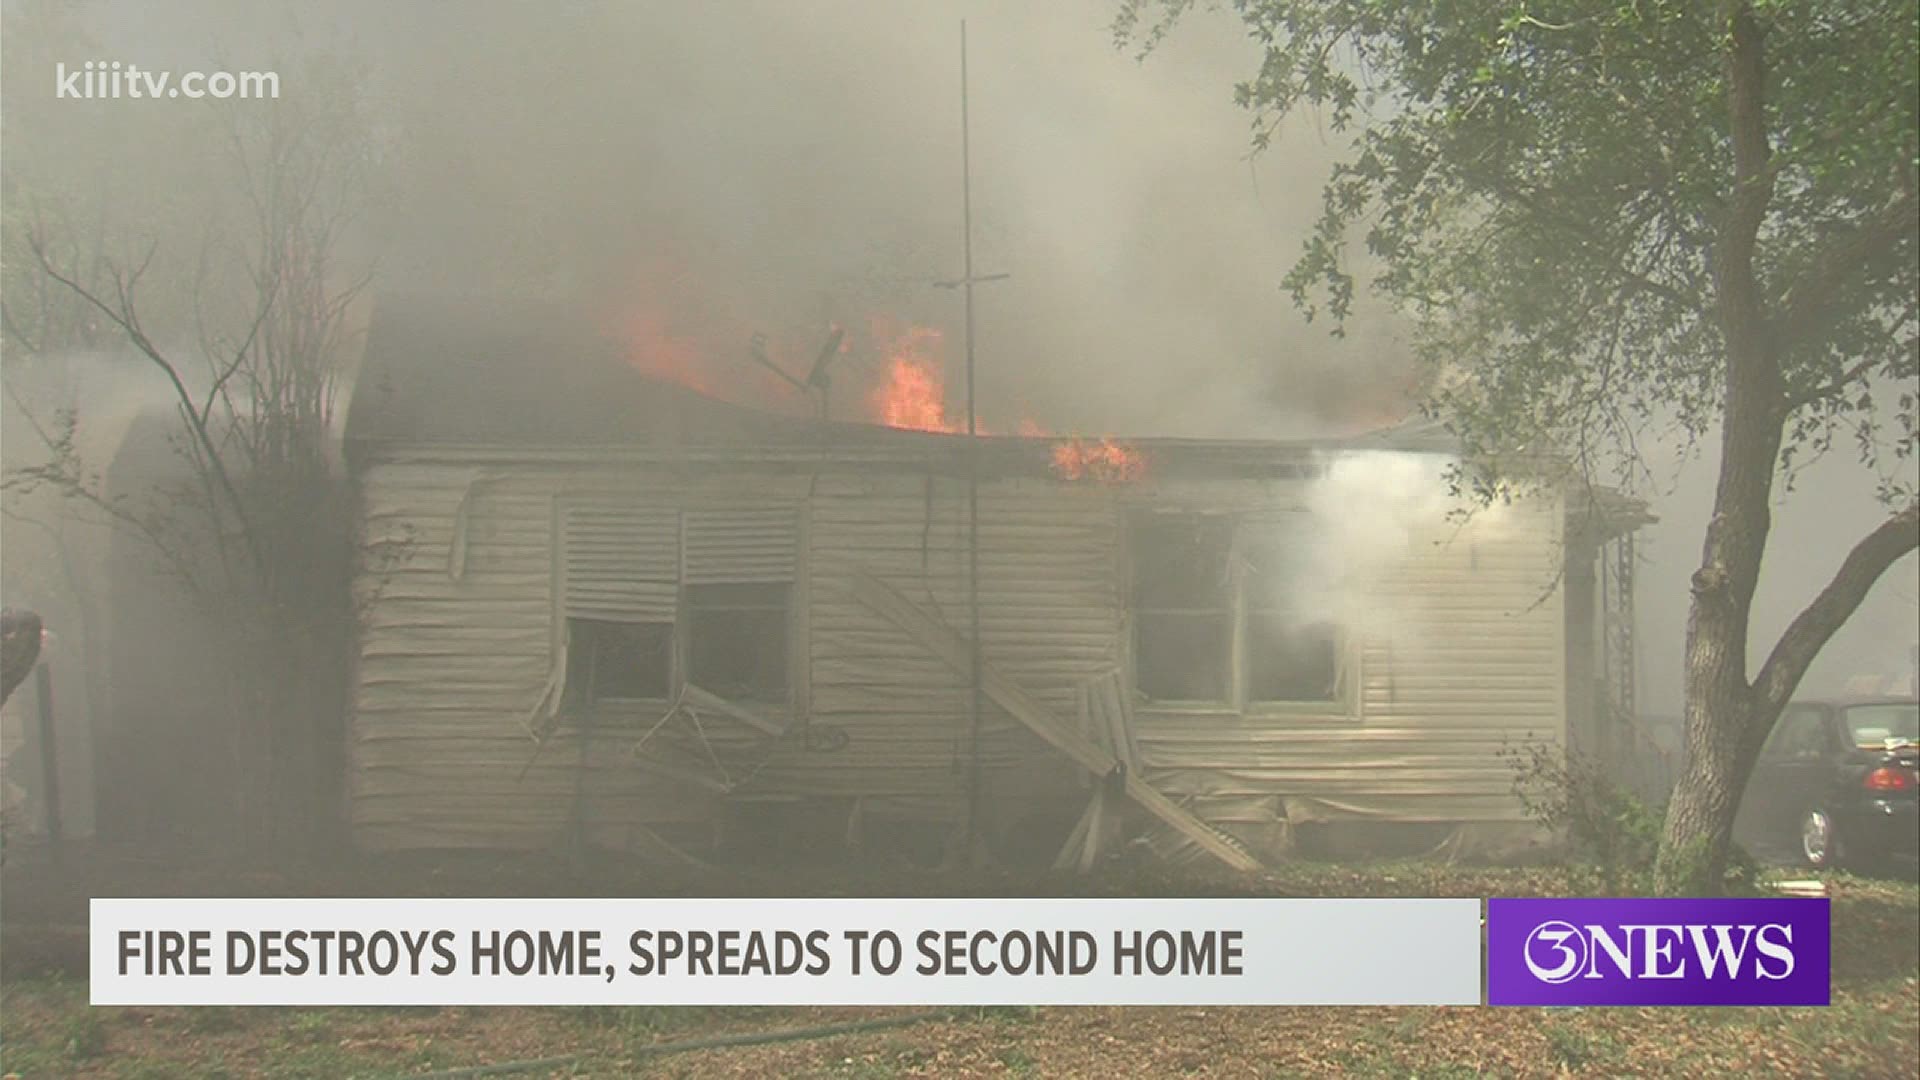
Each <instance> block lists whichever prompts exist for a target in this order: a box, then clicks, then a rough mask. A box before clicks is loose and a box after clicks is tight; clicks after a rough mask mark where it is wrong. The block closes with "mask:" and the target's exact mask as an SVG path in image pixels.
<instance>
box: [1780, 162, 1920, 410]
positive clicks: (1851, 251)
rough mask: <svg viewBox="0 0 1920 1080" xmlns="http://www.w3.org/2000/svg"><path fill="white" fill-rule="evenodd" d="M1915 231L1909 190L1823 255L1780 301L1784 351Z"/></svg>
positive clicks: (1919, 218) (1918, 207)
mask: <svg viewBox="0 0 1920 1080" xmlns="http://www.w3.org/2000/svg"><path fill="white" fill-rule="evenodd" d="M1916 232H1920V203H1916V202H1915V200H1914V194H1913V192H1911V191H1904V192H1901V193H1900V195H1899V197H1897V198H1895V199H1893V200H1892V201H1890V202H1888V203H1886V204H1885V205H1883V206H1881V207H1880V208H1879V209H1878V210H1876V211H1874V212H1873V213H1871V214H1868V215H1866V216H1865V217H1864V218H1863V219H1862V220H1861V222H1860V224H1859V226H1858V227H1857V228H1855V229H1854V230H1853V232H1851V233H1849V234H1848V235H1847V236H1846V237H1845V238H1844V239H1842V240H1841V241H1840V242H1838V243H1836V244H1834V245H1832V246H1831V247H1828V248H1826V249H1825V250H1824V251H1822V252H1821V253H1820V255H1819V257H1817V258H1816V259H1815V260H1814V263H1813V265H1812V266H1810V267H1808V268H1807V270H1806V272H1805V273H1803V274H1801V275H1800V277H1799V278H1798V279H1797V280H1796V281H1795V282H1794V283H1793V285H1792V286H1791V287H1789V288H1788V290H1787V292H1786V293H1785V295H1783V296H1782V297H1781V298H1780V304H1779V311H1780V315H1779V319H1778V322H1777V323H1776V326H1777V328H1778V333H1777V337H1778V338H1779V340H1780V343H1781V349H1782V351H1785V350H1787V349H1791V348H1793V347H1794V346H1795V345H1796V344H1799V343H1800V342H1802V341H1804V340H1805V339H1806V338H1807V337H1808V336H1809V335H1810V334H1812V333H1813V332H1815V331H1816V330H1817V328H1818V327H1819V325H1820V323H1821V322H1822V321H1824V319H1825V317H1826V316H1827V314H1828V313H1829V311H1830V309H1831V308H1832V306H1833V300H1834V297H1835V296H1837V295H1838V294H1839V292H1840V290H1841V287H1842V286H1844V285H1846V283H1847V282H1848V281H1849V280H1850V279H1851V278H1852V277H1853V275H1854V274H1855V272H1856V271H1858V270H1859V269H1860V268H1861V267H1863V266H1866V265H1869V264H1870V263H1872V262H1873V261H1874V260H1875V259H1877V258H1879V257H1880V256H1882V255H1884V254H1886V252H1887V249H1889V248H1891V247H1893V246H1894V245H1895V244H1897V243H1899V242H1900V241H1901V240H1904V239H1907V238H1908V237H1911V236H1913V235H1914V234H1915V233H1916ZM1845 381H1847V380H1843V382H1845ZM1805 403H1806V402H1805V401H1804V400H1797V401H1796V402H1795V404H1796V405H1803V404H1805Z"/></svg>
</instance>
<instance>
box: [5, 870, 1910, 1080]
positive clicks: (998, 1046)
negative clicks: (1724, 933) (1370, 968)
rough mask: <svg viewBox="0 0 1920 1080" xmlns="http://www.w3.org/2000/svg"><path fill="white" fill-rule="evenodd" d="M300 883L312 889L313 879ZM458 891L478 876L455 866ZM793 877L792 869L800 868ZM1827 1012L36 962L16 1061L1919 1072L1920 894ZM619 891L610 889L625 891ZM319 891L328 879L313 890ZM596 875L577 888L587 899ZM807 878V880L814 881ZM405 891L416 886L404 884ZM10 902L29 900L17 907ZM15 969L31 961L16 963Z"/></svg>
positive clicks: (215, 1072) (1512, 873)
mask: <svg viewBox="0 0 1920 1080" xmlns="http://www.w3.org/2000/svg"><path fill="white" fill-rule="evenodd" d="M833 881H834V886H835V887H833V888H830V889H815V890H811V891H813V892H815V893H817V894H821V895H830V894H834V893H836V892H837V893H841V894H851V895H861V894H864V895H887V894H889V893H892V894H910V893H918V894H923V895H939V894H943V893H946V894H951V893H956V892H963V891H964V892H974V893H980V894H995V895H1021V894H1027V895H1041V894H1048V893H1051V894H1060V893H1064V892H1074V893H1080V894H1083V895H1202V894H1204V895H1272V896H1378V895H1401V896H1488V895H1506V896H1516V895H1520V896H1524V895H1552V894H1556V893H1566V892H1569V891H1585V890H1584V889H1583V888H1581V886H1582V885H1583V884H1584V883H1582V882H1580V881H1579V880H1578V879H1577V878H1576V879H1569V878H1568V877H1567V876H1566V875H1565V874H1564V873H1562V872H1560V871H1556V870H1551V869H1537V868H1536V869H1525V870H1521V869H1495V868H1473V867H1455V866H1447V865H1442V864H1428V863H1375V864H1370V865H1365V866H1332V865H1326V864H1314V863H1299V864H1294V865H1291V866H1289V867H1286V868H1283V869H1281V870H1279V871H1276V872H1274V873H1272V874H1268V875H1264V876H1261V877H1258V878H1201V879H1195V878H1193V877H1191V876H1188V877H1180V876H1175V875H1159V876H1152V877H1146V878H1143V877H1141V876H1139V875H1138V874H1132V875H1128V876H1125V877H1114V876H1106V877H1095V878H1093V879H1087V880H1079V881H1061V880H1057V879H1056V880H1052V881H1048V882H1037V881H1035V880H1033V879H1027V880H1025V881H1021V880H1018V879H1005V880H999V881H991V882H986V883H981V882H977V881H976V882H974V883H972V884H971V885H970V886H967V887H964V888H963V887H961V886H957V885H956V884H955V883H954V882H953V881H951V880H942V879H938V878H932V877H927V878H915V879H913V880H912V881H902V880H899V879H894V880H889V881H885V882H882V881H859V880H854V881H849V880H848V879H847V878H846V877H845V876H844V875H843V876H838V877H836V878H834V879H833ZM295 884H299V883H295ZM442 884H443V885H445V886H447V888H448V891H447V892H446V893H445V894H447V895H458V892H456V891H454V890H455V889H458V890H459V891H463V892H466V893H468V894H470V895H477V894H479V892H478V890H476V889H474V888H472V887H471V886H470V885H469V884H467V883H460V882H443V883H442ZM788 884H789V885H791V884H792V882H789V883H788ZM1829 884H1830V887H1831V894H1832V896H1833V944H1834V960H1833V964H1834V968H1833V1005H1832V1006H1831V1007H1829V1008H1824V1009H1579V1010H1536V1009H1491V1008H1357V1009H1333V1008H1292V1009H1272V1008H1225V1009H1220V1008H1206V1009H1201V1008H1188V1007H1182V1008H1154V1009H1139V1008H1131V1009H1129V1008H1043V1009H1035V1010H1028V1009H989V1010H969V1011H960V1012H945V1013H942V1014H940V1015H939V1016H938V1017H937V1018H935V1019H930V1020H926V1021H923V1022H919V1023H915V1024H912V1025H909V1026H894V1027H888V1028H883V1029H878V1030H866V1031H859V1032H855V1033H849V1034H841V1035H837V1036H832V1037H826V1038H814V1039H807V1040H803V1041H791V1042H783V1043H775V1044H770V1045H758V1046H736V1047H724V1048H711V1049H703V1050H695V1051H682V1052H674V1053H667V1054H659V1053H654V1052H652V1050H651V1048H653V1047H656V1046H661V1045H664V1044H668V1043H673V1042H678V1041H682V1040H689V1039H701V1038H709V1037H713V1036H718V1035H725V1034H731V1033H747V1032H762V1031H772V1030H781V1029H793V1028H808V1027H818V1026H823V1025H833V1024H842V1023H847V1022H854V1021H862V1020H870V1019H873V1018H877V1017H886V1016H904V1015H910V1014H916V1013H920V1012H922V1010H911V1009H899V1010H887V1009H827V1008H820V1009H795V1008H756V1009H737V1008H736V1009H712V1008H605V1009H589V1008H553V1009H481V1008H445V1009H436V1008H412V1009H371V1008H334V1009H291V1008H259V1009H234V1008H206V1009H178V1008H100V1009H94V1008H90V1007H88V1006H87V1004H86V983H85V981H84V978H74V977H71V976H67V977H63V976H61V975H58V974H50V973H44V972H42V973H34V972H19V971H16V973H15V974H14V975H13V976H12V977H10V978H9V979H8V980H7V981H6V982H5V983H4V992H5V998H4V1002H3V1003H0V1067H3V1068H4V1070H5V1071H6V1073H8V1074H11V1075H18V1076H20V1077H23V1078H32V1077H43V1076H45V1077H52V1076H63V1077H64V1076H75V1077H127V1078H132V1077H175V1076H177V1077H235V1078H238V1077H288V1078H292V1077H313V1078H322V1077H325V1078H336V1077H353V1076H370V1077H387V1076H415V1075H421V1074H427V1073H432V1072H434V1071H437V1070H450V1069H458V1068H463V1067H470V1066H479V1065H487V1064H495V1063H500V1062H506V1061H515V1060H528V1059H548V1058H555V1059H558V1058H564V1059H565V1060H563V1061H555V1062H553V1063H551V1064H549V1065H546V1066H544V1067H540V1068H535V1069H532V1070H528V1071H525V1072H519V1073H516V1074H514V1075H520V1076H531V1077H540V1076H581V1077H587V1076H591V1077H618V1076H629V1075H636V1074H637V1075H649V1076H684V1077H709V1076H739V1077H756V1076H823V1077H873V1078H877V1077H895V1076H899V1077H907V1076H956V1075H958V1076H1086V1077H1107V1076H1128V1075H1130V1076H1160V1075H1175V1076H1179V1075H1193V1076H1249V1077H1284V1076H1300V1077H1318V1076H1328V1075H1350V1076H1380V1077H1386V1076H1420V1077H1449V1076H1459V1077H1466V1076H1479V1075H1496V1076H1497V1075H1506V1076H1558V1075H1574V1076H1583V1075H1584V1076H1618V1075H1622V1074H1649V1073H1653V1074H1672V1075H1688V1076H1707V1075H1728V1074H1737V1073H1742V1072H1750V1073H1755V1074H1765V1075H1793V1076H1801V1075H1831V1076H1888V1077H1912V1076H1914V1075H1916V1070H1920V982H1917V981H1916V980H1917V977H1920V888H1917V887H1916V885H1915V884H1914V883H1913V882H1911V881H1879V880H1866V879H1859V878H1852V877H1848V876H1845V875H1834V876H1833V877H1831V878H1830V879H1829ZM609 887H611V885H609ZM307 891H309V892H311V893H316V894H320V890H318V889H311V888H310V889H307ZM595 891H597V890H595V889H592V888H575V889H573V890H572V892H573V894H576V895H591V894H593V893H594V892H595ZM808 891H809V890H806V889H804V888H803V889H799V890H796V893H798V894H804V893H806V892H808ZM389 894H391V895H401V894H404V893H402V892H399V891H390V893H389ZM9 918H12V916H9ZM10 966H14V967H16V968H17V966H18V965H17V964H15V965H10Z"/></svg>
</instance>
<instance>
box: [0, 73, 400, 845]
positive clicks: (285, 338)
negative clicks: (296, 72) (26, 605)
mask: <svg viewBox="0 0 1920 1080" xmlns="http://www.w3.org/2000/svg"><path fill="white" fill-rule="evenodd" d="M321 74H323V75H325V74H327V73H324V72H322V73H321ZM348 85H350V84H349V83H348V82H347V81H346V80H344V79H341V78H339V77H338V76H337V75H335V76H334V77H332V78H331V79H327V78H317V79H311V80H306V81H304V82H303V84H302V87H303V91H304V92H303V93H302V94H300V95H299V96H297V97H295V98H291V99H288V100H281V101H275V102H271V103H267V102H258V101H250V102H233V103H230V104H229V105H228V106H226V107H227V108H228V110H229V111H228V112H227V114H226V119H227V121H228V123H227V125H226V129H225V131H224V133H223V134H224V136H225V142H226V151H227V153H226V161H227V163H228V164H229V165H230V166H231V175H232V177H233V181H234V186H235V187H236V188H237V191H238V197H237V198H236V199H233V200H231V202H232V204H233V205H237V206H240V207H243V208H244V212H243V213H242V214H241V215H240V216H241V220H239V221H232V222H229V221H217V220H216V221H215V222H214V223H213V224H212V225H210V226H209V228H208V230H207V234H206V237H205V239H204V242H203V243H202V245H201V250H200V252H199V256H198V260H197V265H196V266H195V268H194V270H193V272H192V273H193V278H192V282H191V288H190V289H189V290H187V294H188V295H190V296H191V297H192V298H193V302H192V305H191V311H190V312H188V313H187V314H186V317H184V318H175V319H173V320H171V322H170V325H169V329H168V330H165V331H161V330H155V329H153V326H154V323H153V322H152V316H151V313H150V312H149V310H148V309H147V308H146V307H145V306H144V305H143V299H142V297H143V287H144V286H145V285H146V284H147V283H148V279H149V273H150V272H151V271H152V270H153V268H154V267H155V266H156V256H157V255H158V254H159V248H160V245H159V242H158V241H150V242H148V243H147V244H146V245H144V247H143V248H142V249H141V250H140V251H139V254H138V255H136V256H134V257H131V258H118V257H113V256H108V255H97V256H94V257H91V258H87V259H76V258H75V257H74V255H75V252H76V251H79V250H81V249H82V245H79V244H77V243H75V241H74V239H73V237H72V236H71V235H63V234H61V233H60V232H59V231H58V230H57V229H56V228H55V227H54V226H53V225H52V224H50V222H49V220H48V219H46V218H40V219H39V220H36V221H35V222H34V223H33V225H32V226H31V227H30V228H29V229H28V230H27V231H26V235H25V240H24V247H25V251H26V255H27V256H28V258H29V259H30V261H31V266H32V267H33V268H34V269H35V270H37V272H38V274H39V276H40V278H41V279H42V281H44V282H46V283H49V284H50V286H51V288H52V289H53V290H54V291H55V293H56V294H58V295H59V296H64V297H67V298H71V299H74V300H77V301H78V302H79V305H80V307H81V309H82V310H83V311H84V312H85V313H86V315H87V317H88V319H89V320H91V323H92V325H94V326H96V327H101V328H104V329H105V330H106V331H107V332H108V333H110V334H111V335H112V336H113V337H115V338H117V340H118V341H119V342H120V343H121V344H122V345H124V346H125V347H127V348H129V349H130V350H131V352H132V354H133V355H134V357H135V358H136V359H137V360H138V361H139V362H140V364H141V365H142V366H144V367H145V368H146V369H147V370H148V371H149V372H150V374H151V375H152V376H153V377H154V379H155V380H157V382H158V383H159V385H161V386H162V387H163V388H164V390H165V392H166V393H167V395H168V396H169V399H170V401H171V403H172V405H173V413H174V417H175V425H174V428H173V431H172V432H171V433H170V436H169V442H170V444H171V445H172V447H173V449H174V450H175V452H176V453H177V455H178V457H179V458H180V461H181V463H182V464H183V466H184V467H183V468H182V469H181V473H182V475H183V476H184V477H185V478H186V479H185V481H184V482H183V483H181V484H178V485H173V486H170V487H167V488H166V490H156V491H153V492H150V493H146V495H147V496H150V497H136V496H129V495H128V494H127V493H125V492H115V491H112V490H110V489H109V488H108V487H107V486H106V485H104V484H103V483H102V482H101V478H100V477H99V476H98V475H97V474H95V473H94V472H92V471H90V465H89V463H88V462H85V461H83V460H82V458H81V455H80V452H79V450H78V448H77V444H76V440H75V439H74V435H73V432H74V428H75V424H76V413H75V412H74V411H73V410H66V411H62V412H61V413H59V414H58V415H56V416H55V417H53V418H51V419H50V420H47V421H45V422H42V421H38V420H36V421H34V425H35V430H36V432H38V433H39V434H40V442H41V444H42V445H43V447H44V449H45V450H46V455H45V458H44V460H42V461H40V462H38V463H35V464H32V465H29V466H26V467H22V468H16V469H13V470H10V471H9V473H8V475H7V477H6V479H5V486H6V488H7V490H9V491H10V492H14V493H25V492H30V491H33V490H36V489H51V490H52V491H54V492H56V493H57V494H58V495H59V496H60V497H62V498H64V499H66V500H69V501H71V502H74V503H77V504H80V505H82V506H85V507H87V508H89V509H91V510H92V511H93V512H94V513H95V514H96V515H97V516H98V517H100V518H101V519H103V520H105V521H107V522H109V523H111V524H113V525H115V526H116V527H118V528H120V529H122V530H124V531H126V532H129V533H131V534H132V535H134V536H136V537H137V538H139V539H140V540H141V541H142V542H143V543H144V544H145V545H147V546H148V547H149V548H150V549H151V550H152V551H153V552H154V553H155V554H157V555H158V556H159V557H160V559H161V562H162V563H163V565H164V566H165V567H166V568H167V569H169V570H170V571H172V573H173V576H174V577H175V578H176V579H177V580H178V581H179V583H180V585H181V586H182V588H183V591H184V593H185V595H186V596H187V597H188V598H189V599H190V600H191V601H192V603H193V605H194V607H195V608H196V609H197V610H198V611H199V612H200V614H201V615H202V616H203V621H204V625H205V627H206V628H207V634H208V637H209V640H208V641H207V643H206V644H207V647H208V648H209V649H210V650H212V651H213V652H215V653H216V654H217V655H219V656H221V657H223V658H224V661H225V662H224V663H223V664H222V665H221V666H222V667H223V668H224V669H225V670H226V671H227V672H228V673H229V675H230V678H229V680H228V682H229V685H228V687H227V691H228V694H227V697H228V700H229V701H230V702H231V705H232V708H231V716H229V717H228V718H227V719H228V730H227V736H228V739H229V742H230V747H231V749H232V752H233V754H232V757H233V764H234V765H236V766H237V768H236V769H235V770H234V772H233V776H234V784H235V786H234V790H233V792H232V799H231V803H230V805H231V806H232V808H233V811H234V815H235V818H236V820H237V821H240V822H242V823H245V824H246V825H248V826H249V828H248V829H247V832H249V833H250V834H251V839H253V840H254V841H256V842H258V843H260V844H263V845H264V844H276V845H278V844H287V843H294V844H307V843H310V842H312V841H315V840H318V839H319V834H318V832H316V829H315V826H316V825H317V824H318V823H321V822H324V821H326V820H328V819H330V818H331V817H332V814H331V813H330V805H329V804H330V802H331V798H332V796H331V786H332V784H333V783H335V782H336V777H335V776H334V775H333V774H334V773H335V772H337V764H338V758H339V747H338V730H339V719H340V714H341V712H342V709H343V699H342V694H343V693H344V670H345V664H346V656H347V647H348V645H349V642H350V640H351V631H352V609H351V600H350V592H349V577H350V573H351V567H352V546H351V527H350V523H349V520H348V516H347V513H346V510H347V507H346V502H345V494H344V490H343V487H342V483H341V478H340V476H339V475H338V471H337V469H336V467H335V464H334V458H335V454H334V430H333V429H334V424H333V421H334V409H335V406H336V398H337V391H338V387H339V373H340V372H339V365H340V362H341V359H342V356H343V355H344V354H345V352H346V348H347V346H348V345H349V344H350V337H351V334H352V333H353V324H352V321H351V318H350V316H351V314H352V312H353V305H354V303H355V300H356V299H357V298H358V297H359V296H360V294H361V292H362V291H363V289H364V287H365V285H366V281H367V278H366V276H365V275H364V274H359V275H345V274H343V273H342V272H341V268H340V266H339V265H338V259H337V255H336V252H337V251H338V249H339V247H340V244H341V241H342V238H343V236H344V235H345V231H346V230H347V228H348V226H349V224H350V222H351V221H352V215H353V214H354V213H355V211H356V210H357V208H358V207H359V206H360V204H361V198H362V195H363V193H364V191H365V182H366V178H367V175H368V174H367V165H368V157H367V154H368V143H367V142H366V140H365V139H364V138H363V137H362V134H363V132H364V128H363V127H362V125H361V124H360V118H359V116H358V113H357V109H356V107H355V103H354V100H353V96H352V95H351V93H349V92H347V91H346V89H345V88H346V87H347V86H348ZM94 250H95V251H98V250H99V247H98V246H97V245H96V246H95V247H94ZM170 284H176V285H177V284H178V283H177V282H176V283H170ZM42 310H44V309H42ZM39 321H41V320H35V322H39ZM25 323H26V320H23V319H17V318H13V317H11V315H10V317H9V318H8V319H7V320H6V321H5V328H6V330H7V333H8V335H9V337H10V339H11V340H12V341H13V342H14V344H15V345H16V346H18V347H26V348H31V349H35V350H37V351H42V352H45V351H46V348H47V340H46V339H45V338H44V337H41V338H40V339H39V340H33V338H32V335H33V331H31V330H29V329H28V327H27V326H26V325H25ZM172 324H182V325H187V326H191V328H192V332H191V333H183V332H181V331H180V330H179V329H178V327H177V326H174V325H172ZM181 337H191V338H193V339H195V340H194V341H193V343H192V344H191V345H181V344H177V343H176V339H178V338H181ZM16 404H21V403H19V402H18V401H17V400H16ZM22 407H23V409H24V405H23V406H22Z"/></svg>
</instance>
